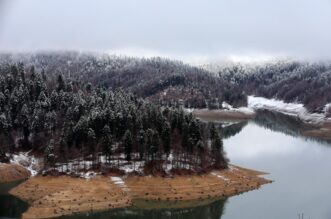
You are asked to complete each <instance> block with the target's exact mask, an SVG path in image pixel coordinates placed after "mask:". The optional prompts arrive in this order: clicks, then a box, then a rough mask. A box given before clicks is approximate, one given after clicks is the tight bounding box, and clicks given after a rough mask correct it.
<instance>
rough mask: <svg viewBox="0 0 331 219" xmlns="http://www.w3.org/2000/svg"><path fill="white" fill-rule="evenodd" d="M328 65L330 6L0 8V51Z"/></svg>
mask: <svg viewBox="0 0 331 219" xmlns="http://www.w3.org/2000/svg"><path fill="white" fill-rule="evenodd" d="M36 50H79V51H101V52H109V53H117V54H119V53H123V54H127V55H135V56H152V55H161V56H169V57H172V58H179V59H184V60H188V59H200V58H201V59H202V58H214V59H217V58H224V57H233V58H238V59H239V58H243V59H245V58H247V59H248V58H256V59H263V58H268V57H284V56H287V57H298V58H302V57H304V58H313V59H330V58H331V0H200V1H197V0H160V1H159V0H117V1H115V0H114V1H112V0H105V1H102V0H90V1H86V0H0V51H36Z"/></svg>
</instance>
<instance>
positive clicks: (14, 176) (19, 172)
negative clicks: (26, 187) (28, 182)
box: [0, 163, 31, 183]
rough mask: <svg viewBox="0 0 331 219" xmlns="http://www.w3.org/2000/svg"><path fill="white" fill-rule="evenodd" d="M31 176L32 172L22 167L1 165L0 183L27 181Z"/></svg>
mask: <svg viewBox="0 0 331 219" xmlns="http://www.w3.org/2000/svg"><path fill="white" fill-rule="evenodd" d="M30 175H31V173H30V171H28V170H27V169H25V168H24V167H22V166H20V165H17V164H6V163H0V183H7V182H13V181H18V180H22V179H27V178H29V177H30Z"/></svg>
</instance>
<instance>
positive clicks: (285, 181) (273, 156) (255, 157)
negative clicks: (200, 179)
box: [222, 122, 331, 219]
mask: <svg viewBox="0 0 331 219" xmlns="http://www.w3.org/2000/svg"><path fill="white" fill-rule="evenodd" d="M273 130H274V129H266V126H260V123H254V122H250V123H249V124H248V125H247V126H246V127H245V128H244V129H243V130H242V131H241V132H240V133H239V134H237V135H235V136H234V137H232V138H230V139H228V140H225V141H224V146H225V150H226V151H227V154H228V157H230V158H231V162H232V163H235V164H238V165H241V166H245V167H248V168H253V169H257V170H262V171H266V172H270V173H271V174H270V175H268V176H267V177H268V178H270V179H273V180H275V182H274V183H272V184H269V185H265V186H263V187H262V188H261V189H260V190H257V191H252V192H248V193H245V194H244V195H242V196H235V197H231V198H230V199H229V201H228V204H227V206H226V208H227V211H226V213H225V215H224V216H223V217H222V219H233V218H242V217H243V215H244V216H245V217H246V218H255V219H257V218H261V219H262V218H269V219H279V218H297V217H298V216H297V215H298V213H300V212H303V213H304V215H305V218H309V217H310V218H319V219H329V218H331V204H330V203H331V186H330V185H331V172H330V166H331V159H330V157H331V147H325V145H327V144H326V143H321V142H318V141H313V140H309V139H304V138H299V137H295V136H293V135H288V134H285V133H284V132H275V131H273ZM238 209H240V211H238Z"/></svg>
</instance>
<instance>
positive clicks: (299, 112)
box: [248, 96, 331, 124]
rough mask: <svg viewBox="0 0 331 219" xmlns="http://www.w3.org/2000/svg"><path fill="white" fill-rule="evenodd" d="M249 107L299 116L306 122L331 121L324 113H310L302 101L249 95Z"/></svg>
mask: <svg viewBox="0 0 331 219" xmlns="http://www.w3.org/2000/svg"><path fill="white" fill-rule="evenodd" d="M248 107H249V108H251V109H254V110H258V109H266V110H270V111H275V112H279V113H284V114H287V115H291V116H297V117H298V118H299V119H301V120H302V121H304V122H308V123H313V124H319V123H321V122H324V121H331V120H330V118H327V117H326V116H325V114H324V113H310V112H308V110H307V109H306V108H305V107H304V105H303V104H301V103H285V102H284V101H282V100H276V99H267V98H264V97H255V96H248Z"/></svg>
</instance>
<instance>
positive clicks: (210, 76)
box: [0, 52, 247, 109]
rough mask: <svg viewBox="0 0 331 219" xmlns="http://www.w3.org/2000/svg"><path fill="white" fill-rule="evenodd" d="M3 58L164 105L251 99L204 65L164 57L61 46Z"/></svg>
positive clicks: (196, 105)
mask: <svg viewBox="0 0 331 219" xmlns="http://www.w3.org/2000/svg"><path fill="white" fill-rule="evenodd" d="M0 60H1V61H0V62H2V63H3V64H7V65H8V64H15V63H17V62H23V63H24V64H25V65H26V66H32V65H33V66H35V68H36V70H37V71H42V70H44V71H45V73H46V74H47V76H48V77H51V78H53V80H54V79H55V78H56V77H57V75H58V74H59V73H61V74H63V75H64V76H65V77H66V78H69V79H73V80H77V81H81V82H85V83H91V84H92V85H96V86H102V87H104V88H112V89H117V88H123V89H124V90H129V91H131V92H132V93H134V94H135V95H137V96H139V97H143V98H147V99H149V100H151V101H153V102H157V103H161V104H162V105H168V106H176V105H178V104H179V105H185V106H186V107H188V108H193V107H194V108H206V107H208V108H213V109H215V108H221V106H222V102H223V101H226V102H228V103H230V104H231V105H233V106H245V105H247V97H246V95H245V94H244V93H242V91H241V90H240V87H239V86H237V85H234V84H232V83H228V82H227V81H224V80H222V79H221V78H220V77H218V76H217V75H215V74H214V73H211V72H209V71H207V70H204V69H202V68H198V67H193V66H190V65H187V64H184V63H182V62H179V61H173V60H169V59H164V58H158V57H156V58H148V59H147V58H131V57H122V56H109V55H100V54H93V53H76V52H59V53H37V54H21V55H20V54H16V55H11V54H7V55H5V54H3V55H1V56H0Z"/></svg>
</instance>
